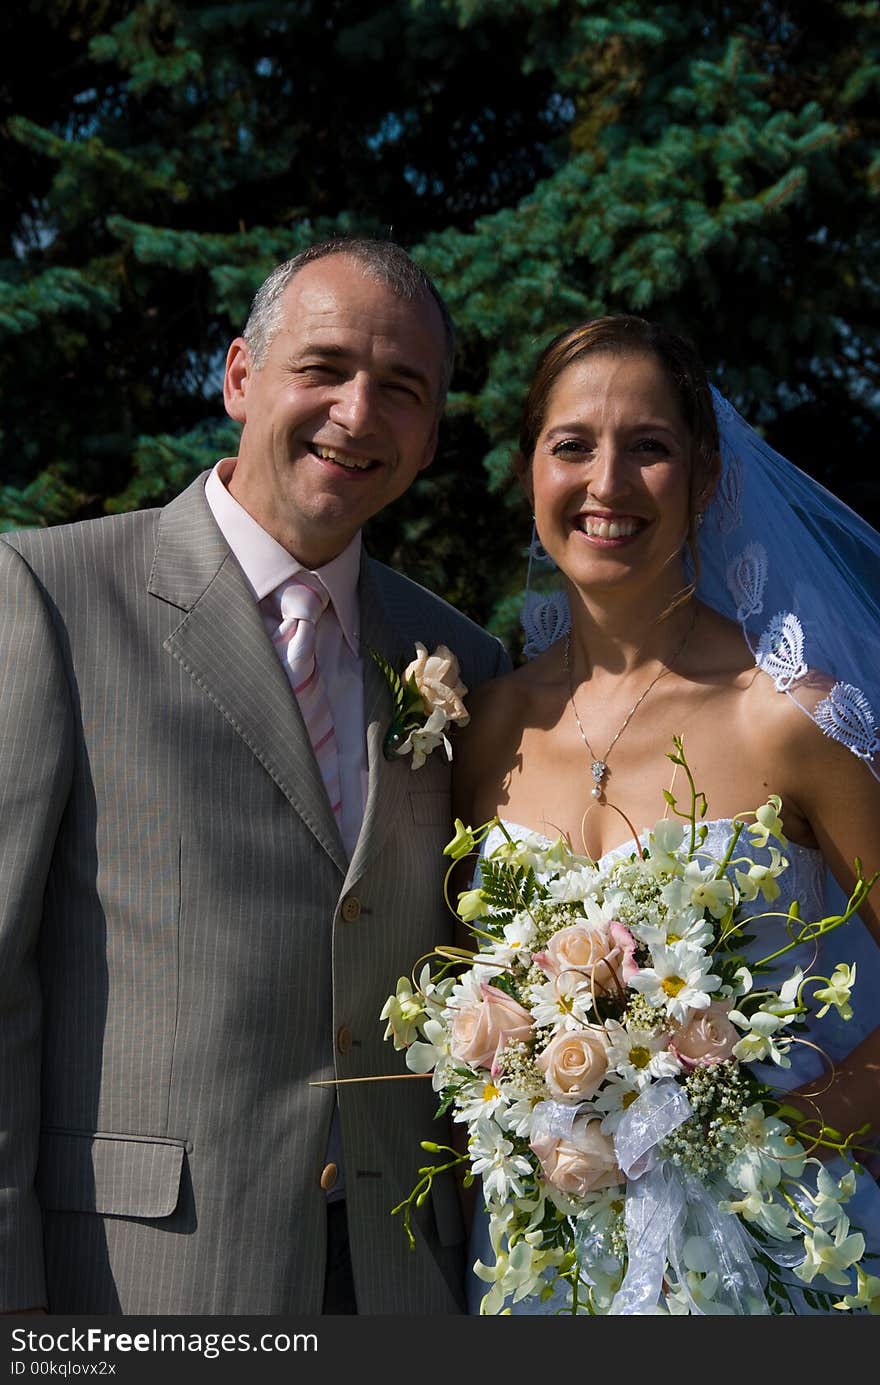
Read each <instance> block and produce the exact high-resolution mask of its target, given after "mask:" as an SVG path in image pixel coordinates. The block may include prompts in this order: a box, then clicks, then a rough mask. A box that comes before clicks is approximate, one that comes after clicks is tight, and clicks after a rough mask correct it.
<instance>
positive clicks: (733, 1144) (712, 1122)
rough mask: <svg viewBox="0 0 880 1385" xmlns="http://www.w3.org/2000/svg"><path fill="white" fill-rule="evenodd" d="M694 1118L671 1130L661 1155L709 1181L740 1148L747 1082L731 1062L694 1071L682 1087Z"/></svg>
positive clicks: (737, 1065) (736, 1066)
mask: <svg viewBox="0 0 880 1385" xmlns="http://www.w3.org/2000/svg"><path fill="white" fill-rule="evenodd" d="M684 1087H685V1091H686V1092H687V1096H688V1100H689V1101H690V1104H691V1108H692V1110H693V1115H692V1116H690V1117H689V1118H688V1120H686V1121H685V1122H684V1124H682V1125H680V1126H679V1127H678V1129H677V1130H673V1132H672V1134H671V1135H668V1136H667V1138H666V1139H665V1140H664V1142H663V1145H662V1153H663V1154H664V1156H665V1157H666V1158H668V1159H670V1160H671V1161H672V1163H673V1164H675V1165H676V1166H678V1167H680V1168H684V1169H687V1170H688V1172H690V1173H693V1174H696V1176H697V1177H698V1178H703V1179H705V1178H709V1177H710V1176H711V1175H712V1174H715V1173H720V1172H722V1171H723V1170H724V1169H725V1168H726V1167H727V1165H728V1164H729V1163H730V1159H731V1155H732V1154H733V1152H734V1151H735V1150H736V1149H737V1148H738V1147H739V1146H740V1145H741V1143H742V1139H743V1135H742V1129H743V1125H742V1122H743V1112H744V1111H745V1110H746V1108H747V1107H748V1104H749V1090H750V1089H749V1082H748V1079H747V1078H746V1077H744V1075H743V1073H742V1072H741V1070H740V1067H739V1064H738V1063H736V1062H735V1061H734V1060H733V1059H729V1060H728V1061H727V1062H726V1063H716V1064H715V1065H714V1066H710V1067H699V1068H695V1069H694V1071H693V1072H692V1073H689V1074H688V1076H687V1078H686V1079H685V1083H684Z"/></svg>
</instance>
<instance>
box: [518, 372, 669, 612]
mask: <svg viewBox="0 0 880 1385" xmlns="http://www.w3.org/2000/svg"><path fill="white" fill-rule="evenodd" d="M690 445H691V442H690V435H689V432H688V429H687V427H686V425H685V423H684V420H683V419H682V416H681V411H680V408H679V405H678V401H677V399H676V397H675V391H674V389H673V388H672V386H671V385H670V382H669V380H668V379H667V376H666V373H665V371H664V370H663V367H662V366H661V365H660V364H659V362H658V361H657V360H656V359H655V358H654V357H653V356H651V355H626V356H615V355H609V354H605V353H597V354H595V355H590V356H586V357H584V359H583V360H580V361H575V362H574V363H573V364H572V365H570V366H569V367H568V368H567V369H566V370H565V371H563V373H562V375H560V377H559V379H558V380H557V381H556V384H555V385H554V387H553V389H552V391H551V393H550V398H549V400H548V405H547V412H546V416H545V418H544V424H543V427H542V428H541V432H540V433H539V435H538V441H537V445H536V447H535V453H534V456H533V458H532V463H531V466H530V467H529V469H528V471H527V472H526V474H525V476H524V477H523V481H524V484H525V487H526V491H527V493H528V495H529V499H530V500H531V502H532V505H533V507H534V512H535V520H536V523H537V528H538V535H539V537H540V539H541V542H542V543H543V545H544V547H545V548H546V549H547V552H548V553H549V554H550V555H551V557H552V558H553V559H554V560H555V561H556V563H557V565H558V567H559V568H560V569H561V570H562V571H563V572H564V573H565V575H566V576H567V577H568V578H569V579H570V580H571V581H572V582H573V583H574V584H575V585H576V586H577V587H579V588H581V589H583V590H584V591H587V590H594V589H595V590H601V589H602V588H609V589H610V588H612V587H617V586H619V584H621V583H625V582H626V583H632V582H638V583H639V584H640V585H644V586H645V588H646V590H647V591H648V592H649V599H650V600H651V602H652V604H655V603H656V604H657V606H658V608H659V607H661V606H662V605H663V604H665V600H666V598H667V597H668V596H670V595H672V594H674V593H675V592H677V591H678V590H680V588H681V586H682V581H683V576H682V567H681V553H682V548H683V545H684V541H685V538H686V535H687V528H688V490H689V473H690V467H689V456H690Z"/></svg>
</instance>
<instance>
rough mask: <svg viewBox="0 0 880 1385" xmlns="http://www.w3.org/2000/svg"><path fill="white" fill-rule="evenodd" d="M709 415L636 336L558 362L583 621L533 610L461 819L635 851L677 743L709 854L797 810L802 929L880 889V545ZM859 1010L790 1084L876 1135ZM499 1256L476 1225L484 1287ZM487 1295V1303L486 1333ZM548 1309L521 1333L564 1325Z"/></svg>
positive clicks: (686, 349) (563, 471)
mask: <svg viewBox="0 0 880 1385" xmlns="http://www.w3.org/2000/svg"><path fill="white" fill-rule="evenodd" d="M713 395H714V391H712V390H711V389H710V386H709V384H708V381H707V379H706V375H705V371H704V369H703V367H702V365H701V364H700V361H699V359H698V358H697V356H696V354H695V352H694V350H693V348H692V347H691V346H690V344H689V343H688V342H686V341H685V340H683V339H682V338H680V337H678V336H676V335H674V334H672V333H670V332H668V331H666V330H665V329H663V328H660V327H658V326H656V325H653V324H650V323H647V322H645V321H643V320H642V319H640V318H635V317H627V316H620V317H605V318H600V319H597V320H595V321H592V322H587V323H585V324H583V325H580V326H577V327H574V328H572V329H570V330H569V331H566V332H564V333H563V334H562V335H561V336H559V337H557V338H556V339H555V340H554V341H553V342H551V344H550V345H549V346H548V347H547V348H546V350H545V351H544V353H543V355H542V356H541V358H540V359H539V361H538V364H537V367H536V370H535V373H534V376H533V380H532V383H531V387H530V390H529V393H528V397H527V400H526V405H525V409H524V414H523V422H522V428H521V435H520V452H519V455H518V471H519V477H520V481H521V483H522V486H523V488H524V490H525V492H526V495H527V496H528V499H529V502H530V504H531V506H532V508H533V511H534V517H535V526H536V531H537V535H538V538H539V539H540V543H541V545H542V546H543V548H544V549H545V550H546V553H547V555H549V558H550V559H552V560H553V562H555V564H556V566H557V567H558V569H559V573H560V574H561V577H562V581H563V583H564V597H562V594H560V597H562V599H558V600H555V601H554V599H552V598H551V599H550V601H549V602H544V603H542V602H541V600H540V598H539V597H537V596H536V594H535V593H532V594H531V596H530V598H529V604H528V606H527V618H528V619H527V621H526V622H525V623H526V624H527V633H530V635H531V643H532V646H533V647H534V646H535V645H536V644H537V645H538V646H540V645H542V644H543V645H546V646H548V647H546V648H544V649H543V652H541V653H539V654H538V656H537V657H536V658H534V659H533V660H532V661H531V662H529V663H527V664H526V665H524V666H523V667H521V668H518V669H516V670H515V671H514V672H513V673H510V674H508V675H506V676H504V677H502V678H500V679H498V680H497V681H495V682H493V683H490V684H487V685H484V686H483V687H481V688H480V689H479V690H478V691H477V692H476V693H475V694H474V695H473V696H472V698H471V699H470V701H469V710H470V713H471V721H470V725H469V727H468V728H467V730H465V731H463V732H462V733H461V735H460V737H459V741H458V745H457V748H456V756H455V762H454V769H455V775H456V812H457V814H458V816H459V817H461V818H462V819H463V820H464V821H465V822H468V823H473V824H477V823H482V822H486V821H487V820H489V819H491V818H493V817H495V816H497V817H499V818H500V819H502V820H503V821H504V822H505V823H506V824H508V825H513V827H514V828H515V829H516V830H517V831H518V832H519V833H520V834H521V833H522V832H523V830H528V831H531V832H534V833H537V834H540V835H541V836H542V837H549V838H551V839H555V838H556V837H557V836H558V835H559V834H560V833H562V834H563V835H564V836H565V837H566V838H567V839H568V841H569V843H570V844H571V846H572V848H573V849H574V850H575V851H577V852H582V853H585V854H588V855H589V856H591V857H592V858H593V859H594V860H597V861H598V860H600V859H602V858H606V857H608V856H609V855H613V854H614V853H617V852H619V851H622V852H628V851H632V850H633V849H634V846H635V843H634V841H633V827H634V828H635V829H636V830H637V831H639V832H641V831H643V830H645V829H647V828H648V827H650V826H651V825H653V823H654V822H655V821H656V820H657V819H658V818H659V817H661V816H662V815H663V805H664V791H666V792H671V793H672V794H673V795H678V797H679V801H680V802H683V801H686V799H687V796H686V785H685V784H683V783H682V782H681V776H680V777H679V780H678V781H676V780H675V778H674V776H673V771H672V766H671V764H670V760H669V759H668V758H667V753H666V752H668V751H669V750H670V749H671V748H672V740H673V736H674V735H681V736H682V737H683V740H684V749H685V754H686V757H687V761H688V763H689V765H690V767H691V770H692V772H693V775H694V778H695V781H696V785H697V788H698V789H699V790H702V791H703V792H704V793H705V795H706V798H707V800H708V804H709V813H710V818H711V821H710V823H709V829H710V831H709V837H708V838H707V842H706V846H707V849H710V850H711V848H712V844H713V834H714V837H715V838H717V839H718V840H719V841H723V840H726V836H727V835H728V834H729V830H730V826H731V820H732V819H733V818H734V817H735V816H736V815H737V814H740V813H743V812H745V811H748V810H750V809H753V808H754V807H755V805H757V804H759V803H762V802H764V801H765V800H766V798H767V796H768V793H776V794H778V795H779V796H780V797H781V799H782V805H783V806H782V818H783V827H784V832H785V836H786V837H787V839H788V843H789V846H788V848H787V850H786V855H787V858H788V860H789V864H790V869H789V870H788V871H787V872H786V879H787V880H788V881H790V884H788V885H787V890H788V895H787V897H783V899H782V900H780V902H779V903H778V904H777V905H775V906H774V907H775V908H777V909H782V910H784V909H785V908H786V907H787V904H788V902H789V901H790V899H791V898H798V899H799V900H800V902H801V905H802V910H803V915H804V917H807V910H808V909H810V908H813V907H815V908H817V909H818V908H820V907H821V895H822V888H823V877H824V875H825V873H826V868H827V871H828V872H830V875H831V876H832V877H833V878H834V880H836V881H837V883H838V885H839V886H840V888H842V890H844V891H846V892H849V891H850V890H851V888H852V886H853V884H854V883H855V880H856V874H855V868H854V861H855V859H856V858H857V857H858V858H859V859H860V861H861V862H862V863H863V866H864V870H865V873H866V874H870V873H871V872H872V871H873V870H875V869H877V868H878V867H880V780H878V764H880V757H878V755H877V752H878V749H880V743H878V740H877V732H876V728H875V726H874V725H873V716H872V714H871V709H870V705H869V699H868V697H867V696H866V687H865V685H866V683H867V682H869V681H870V679H871V678H873V679H874V682H875V684H876V682H877V679H878V675H877V673H876V671H873V670H872V661H874V662H876V638H877V632H878V626H880V613H878V611H877V608H876V604H873V605H872V603H875V601H876V598H875V597H873V596H872V595H871V592H872V577H873V583H874V584H875V589H876V581H877V575H878V570H880V566H878V567H875V569H874V571H873V573H872V572H871V571H870V570H869V566H868V565H869V563H870V562H873V563H874V564H875V565H877V564H878V563H880V536H878V535H877V534H876V533H875V532H874V531H873V530H872V529H870V527H869V526H868V525H864V524H863V523H862V522H861V521H859V520H858V519H857V517H856V516H854V515H853V514H852V513H851V512H850V511H848V510H846V507H845V506H843V505H842V504H841V503H840V502H838V501H836V500H834V498H833V497H831V496H829V495H828V493H827V492H825V491H823V490H822V488H821V487H819V486H818V485H817V484H816V483H814V482H812V481H810V480H809V478H807V477H805V476H804V475H803V473H801V472H799V471H797V469H796V468H794V467H792V466H791V465H790V464H789V463H787V462H785V461H784V460H783V459H782V458H779V457H778V456H777V455H776V454H775V453H773V452H772V450H771V449H769V448H767V447H766V446H765V445H763V444H762V443H761V441H760V439H759V438H758V437H757V435H756V434H754V433H753V432H752V430H751V429H749V428H748V427H747V425H745V424H744V423H743V421H742V420H741V419H740V418H739V416H738V415H737V414H735V412H734V411H733V410H732V409H731V407H730V406H729V405H727V404H726V403H725V401H723V400H722V399H721V398H720V396H714V400H713ZM719 419H720V422H721V432H720V436H719ZM762 539H763V540H765V542H763V543H762V542H761V540H762ZM847 543H849V544H850V547H847V546H846V545H847ZM858 565H861V573H860V572H859V570H858ZM859 602H861V603H862V607H864V608H866V609H868V611H869V615H870V618H871V620H872V624H870V625H866V623H865V622H866V619H867V617H865V616H864V614H862V613H861V611H860V608H859ZM823 611H826V612H827V613H826V614H825V615H823ZM848 612H851V613H852V614H851V615H848ZM857 615H858V616H859V618H860V619H861V626H860V627H859V626H857V627H856V628H855V630H853V629H851V628H849V627H851V626H852V624H853V621H854V620H855V618H856V616H857ZM527 652H528V646H527ZM866 669H867V670H868V672H867V673H866V672H865V670H866ZM861 675H863V676H861ZM875 699H876V692H875ZM874 705H875V706H877V705H878V704H877V701H876V700H875V702H874ZM669 811H670V810H669V808H667V812H669ZM495 844H497V838H496V837H491V836H490V838H488V839H487V842H486V843H485V844H484V848H483V849H484V851H485V850H486V849H491V848H492V846H493V845H495ZM722 849H723V847H722ZM782 883H783V882H782V881H781V880H780V884H782ZM878 889H880V887H878ZM878 904H880V901H878V897H877V891H875V892H874V893H873V894H872V895H870V896H869V898H868V901H867V903H866V904H865V905H864V906H863V909H862V914H861V917H862V921H863V924H864V925H866V926H867V928H868V929H869V930H870V933H871V934H872V935H873V939H874V940H875V942H874V943H872V942H871V941H870V938H868V937H867V935H865V934H864V933H863V935H862V940H861V942H860V948H861V952H863V953H864V958H863V959H862V960H861V962H860V965H861V966H862V968H863V969H864V970H867V969H868V968H873V969H874V971H875V973H876V975H877V976H880V966H878V961H877V959H878V958H880V952H878V951H877V949H876V946H875V943H880V911H878ZM815 916H819V915H818V914H817V915H815ZM783 923H784V921H783ZM771 926H775V927H778V926H781V925H779V924H777V923H776V922H775V921H774V923H773V924H772V925H771V924H770V923H769V921H768V927H771ZM859 928H861V925H860V924H859V923H858V921H854V923H853V924H852V925H850V926H849V927H848V929H847V930H846V942H845V944H844V943H843V942H842V940H843V938H844V933H843V932H841V933H838V934H836V935H835V940H834V941H835V943H841V948H839V949H837V950H839V951H841V955H842V956H847V957H848V956H849V955H850V951H851V947H850V942H851V935H852V933H853V931H854V930H855V929H859ZM766 939H767V931H766V930H765V931H764V933H763V937H762V942H765V941H766ZM861 952H860V958H861ZM788 960H790V959H788ZM854 1007H855V1009H856V1011H857V1014H858V1017H859V1022H860V1024H861V1028H860V1030H853V1028H852V1026H850V1027H849V1030H848V1032H847V1033H846V1034H845V1035H843V1036H841V1035H840V1034H838V1033H836V1032H833V1026H832V1027H831V1028H829V1030H828V1032H827V1035H820V1034H818V1033H817V1032H815V1031H814V1032H812V1033H811V1035H810V1037H811V1038H812V1039H814V1040H815V1041H816V1047H815V1048H808V1047H807V1046H806V1045H804V1046H800V1047H801V1050H802V1055H803V1056H802V1061H801V1064H800V1066H799V1065H798V1064H797V1063H795V1064H793V1067H792V1070H791V1073H790V1074H786V1077H787V1080H788V1082H790V1083H791V1084H792V1085H793V1086H794V1085H800V1086H802V1087H803V1086H804V1085H809V1084H810V1083H811V1082H813V1081H814V1079H815V1078H816V1077H817V1076H819V1075H820V1073H819V1072H817V1062H818V1066H819V1067H820V1068H821V1060H817V1057H816V1055H817V1052H819V1051H820V1050H822V1051H824V1052H825V1053H832V1054H833V1056H834V1058H835V1062H836V1066H837V1078H836V1080H835V1081H834V1083H833V1084H831V1085H830V1086H829V1087H828V1089H827V1090H825V1091H824V1092H823V1094H822V1095H821V1097H820V1098H819V1105H820V1107H821V1114H822V1118H823V1119H824V1121H825V1122H826V1123H827V1124H828V1125H831V1126H833V1127H835V1128H836V1129H837V1130H840V1131H844V1132H848V1131H850V1130H852V1129H855V1128H856V1127H858V1126H860V1125H862V1124H863V1122H864V1121H865V1120H869V1121H871V1124H872V1127H873V1128H874V1130H875V1131H876V1130H878V1129H880V1088H878V1084H877V1081H876V1072H877V1065H878V1064H880V1029H875V1027H874V1026H875V1024H876V1018H875V1016H873V1015H872V1014H871V1013H870V1008H871V989H870V985H869V987H868V988H867V989H866V988H859V987H858V986H857V988H856V990H855V992H854ZM860 1007H861V1008H860ZM838 1028H841V1026H840V1025H839V1024H838ZM854 1035H855V1038H856V1039H859V1040H860V1041H859V1042H857V1043H856V1045H855V1047H854V1048H853V1042H854ZM847 1049H850V1050H851V1051H849V1052H847ZM825 1085H826V1083H825V1082H824V1081H822V1082H819V1083H816V1084H815V1090H816V1091H818V1090H819V1089H820V1088H821V1087H823V1086H825ZM811 1090H812V1089H811ZM863 1181H864V1182H865V1183H866V1184H869V1185H870V1187H869V1190H868V1196H867V1202H868V1204H869V1205H868V1207H867V1210H866V1211H865V1210H864V1209H863V1210H862V1223H861V1225H862V1229H863V1230H866V1231H867V1230H868V1228H867V1227H865V1226H864V1224H863V1223H864V1218H865V1216H868V1217H869V1218H870V1219H872V1221H873V1224H874V1226H875V1227H876V1229H877V1230H880V1190H878V1188H877V1186H876V1185H875V1184H873V1183H871V1180H870V1179H865V1180H863ZM856 1218H857V1211H856V1207H855V1204H853V1220H854V1221H856ZM869 1239H870V1237H869ZM486 1244H487V1242H486V1226H485V1219H484V1218H482V1217H481V1216H480V1214H479V1213H478V1215H477V1221H476V1227H475V1245H474V1247H473V1250H474V1253H473V1254H472V1256H471V1263H473V1260H474V1259H475V1258H476V1256H477V1255H479V1254H480V1253H481V1252H483V1251H484V1248H485V1245H486ZM483 1258H487V1257H486V1255H485V1253H483ZM484 1290H485V1285H480V1284H479V1282H478V1281H477V1280H476V1279H473V1282H472V1286H471V1294H470V1297H471V1306H472V1311H478V1305H479V1299H480V1296H481V1293H482V1292H483V1291H484ZM529 1302H530V1304H531V1306H530V1307H527V1306H525V1305H518V1307H517V1308H516V1309H514V1311H521V1312H522V1311H525V1312H536V1311H537V1312H547V1311H552V1305H551V1308H550V1309H548V1308H547V1307H546V1306H540V1305H538V1306H536V1305H535V1304H534V1301H532V1300H530V1301H529Z"/></svg>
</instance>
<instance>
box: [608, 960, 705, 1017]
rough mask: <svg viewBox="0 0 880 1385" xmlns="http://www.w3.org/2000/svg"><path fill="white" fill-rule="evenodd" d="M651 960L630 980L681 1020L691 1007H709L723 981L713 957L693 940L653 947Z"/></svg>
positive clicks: (652, 1000)
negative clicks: (714, 970)
mask: <svg viewBox="0 0 880 1385" xmlns="http://www.w3.org/2000/svg"><path fill="white" fill-rule="evenodd" d="M651 960H652V961H653V963H654V965H653V967H643V968H642V969H641V971H638V972H636V974H635V976H633V977H632V978H631V979H630V983H629V984H630V986H631V987H632V989H633V990H635V991H639V992H640V993H641V994H642V995H643V996H644V997H645V999H646V1000H648V1001H650V1003H651V1004H652V1005H656V1006H658V1007H659V1006H661V1005H662V1006H663V1007H664V1008H665V1010H666V1013H667V1015H669V1016H670V1017H671V1018H672V1019H674V1020H678V1022H679V1024H685V1023H686V1022H687V1019H688V1013H689V1011H691V1010H705V1009H706V1007H707V1006H708V1004H709V997H710V994H711V992H712V991H717V989H718V987H719V986H720V985H721V978H720V976H713V975H712V973H711V972H710V971H709V968H710V966H711V965H712V961H711V958H709V957H707V956H706V954H705V952H702V951H701V950H700V949H699V948H696V947H692V946H691V945H690V943H673V944H672V946H671V947H665V946H662V945H661V946H658V947H653V948H652V949H651Z"/></svg>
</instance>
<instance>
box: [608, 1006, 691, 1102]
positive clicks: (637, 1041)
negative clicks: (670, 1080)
mask: <svg viewBox="0 0 880 1385" xmlns="http://www.w3.org/2000/svg"><path fill="white" fill-rule="evenodd" d="M605 1032H606V1033H607V1035H608V1067H609V1069H611V1068H613V1069H614V1071H615V1072H618V1073H619V1074H620V1076H621V1077H622V1078H624V1079H625V1081H627V1082H628V1083H630V1084H631V1085H632V1086H634V1087H638V1088H639V1090H641V1089H642V1088H643V1087H649V1086H650V1085H651V1083H652V1082H653V1081H655V1080H656V1079H657V1078H659V1077H677V1076H678V1074H679V1073H680V1072H681V1063H680V1062H679V1061H678V1059H677V1058H676V1056H675V1054H674V1053H671V1052H670V1051H669V1048H668V1044H669V1035H668V1034H665V1033H664V1032H663V1031H662V1030H660V1031H652V1030H650V1029H637V1028H632V1029H630V1028H627V1027H626V1026H625V1025H623V1024H618V1022H617V1020H611V1019H608V1020H606V1021H605Z"/></svg>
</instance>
